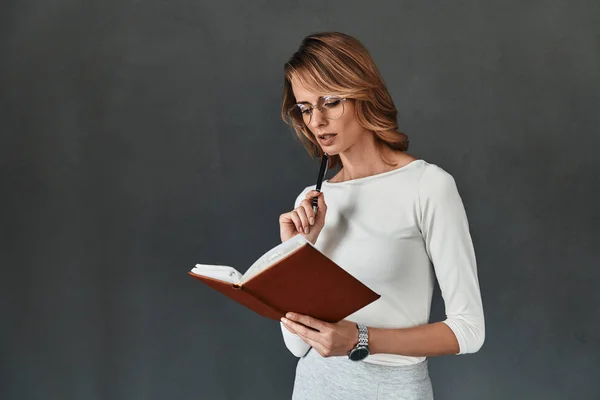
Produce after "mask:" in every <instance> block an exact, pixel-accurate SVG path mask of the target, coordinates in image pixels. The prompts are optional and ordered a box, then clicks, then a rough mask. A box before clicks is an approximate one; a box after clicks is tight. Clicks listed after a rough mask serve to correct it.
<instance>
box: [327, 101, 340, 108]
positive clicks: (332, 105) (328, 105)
mask: <svg viewBox="0 0 600 400" xmlns="http://www.w3.org/2000/svg"><path fill="white" fill-rule="evenodd" d="M340 102H341V100H340V99H331V100H327V101H326V102H325V104H324V106H325V107H329V108H332V107H335V106H337V105H338V104H340Z"/></svg>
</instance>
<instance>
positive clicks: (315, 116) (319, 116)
mask: <svg viewBox="0 0 600 400" xmlns="http://www.w3.org/2000/svg"><path fill="white" fill-rule="evenodd" d="M310 125H311V126H312V127H313V128H318V127H320V126H325V125H327V118H325V116H324V115H323V113H322V112H321V111H320V110H318V109H317V108H316V107H315V108H314V109H313V113H312V117H311V119H310Z"/></svg>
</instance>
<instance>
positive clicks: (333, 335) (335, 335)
mask: <svg viewBox="0 0 600 400" xmlns="http://www.w3.org/2000/svg"><path fill="white" fill-rule="evenodd" d="M281 322H283V325H284V326H285V327H286V329H287V330H288V331H290V332H291V333H295V334H296V335H298V336H300V338H302V340H304V342H305V343H307V344H309V345H310V346H312V347H313V348H314V349H315V350H316V351H317V352H318V353H319V354H320V355H322V356H323V357H335V356H346V355H347V354H348V352H349V351H350V350H352V349H353V348H354V347H355V346H356V344H357V343H358V328H357V327H356V324H355V323H354V322H350V321H346V320H342V321H340V322H337V323H329V322H324V321H321V320H318V319H316V318H313V317H309V316H308V315H301V314H296V313H287V314H286V318H282V319H281ZM311 328H312V329H311Z"/></svg>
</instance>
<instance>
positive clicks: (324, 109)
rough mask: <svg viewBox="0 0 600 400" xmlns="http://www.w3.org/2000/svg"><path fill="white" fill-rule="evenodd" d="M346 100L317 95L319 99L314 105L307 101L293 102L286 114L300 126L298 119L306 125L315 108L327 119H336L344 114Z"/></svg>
mask: <svg viewBox="0 0 600 400" xmlns="http://www.w3.org/2000/svg"><path fill="white" fill-rule="evenodd" d="M346 100H348V99H346V98H342V97H337V96H323V97H319V101H318V102H317V104H316V105H314V104H310V103H308V102H302V103H297V104H294V106H293V107H292V108H290V109H289V110H288V112H287V115H288V117H290V119H291V121H292V123H293V124H294V125H296V126H301V124H300V121H303V122H304V124H305V125H307V126H308V125H309V124H310V121H311V119H312V116H313V110H314V109H315V108H316V109H317V110H319V111H320V112H321V114H323V116H324V117H325V118H327V119H338V118H341V116H342V115H344V102H345V101H346Z"/></svg>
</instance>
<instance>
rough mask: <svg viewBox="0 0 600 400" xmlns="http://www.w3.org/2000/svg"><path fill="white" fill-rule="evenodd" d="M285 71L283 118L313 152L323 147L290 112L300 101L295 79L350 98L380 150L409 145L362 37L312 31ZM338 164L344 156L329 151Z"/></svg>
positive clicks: (318, 154)
mask: <svg viewBox="0 0 600 400" xmlns="http://www.w3.org/2000/svg"><path fill="white" fill-rule="evenodd" d="M284 74H285V80H284V86H283V104H282V106H281V117H282V118H283V120H284V121H285V122H286V123H287V124H288V125H290V126H291V127H292V128H293V129H294V131H295V132H296V135H297V136H298V138H299V139H300V141H301V142H302V144H303V145H304V147H305V148H306V150H307V151H308V153H309V154H310V155H311V156H312V157H321V156H322V155H323V151H322V150H321V147H320V146H319V145H318V142H317V140H316V139H315V137H314V135H313V134H312V133H311V131H310V130H309V129H308V127H307V126H306V125H305V124H304V122H303V121H302V120H296V119H294V117H293V116H292V114H291V113H289V111H290V109H292V107H294V105H295V104H296V98H295V97H294V93H293V91H292V83H291V81H292V79H293V78H297V79H298V81H299V82H300V83H301V84H302V85H303V86H304V87H306V88H309V89H310V90H313V91H315V92H317V93H327V94H328V95H336V96H339V97H345V98H348V99H352V101H353V102H354V105H355V107H354V110H355V116H356V118H357V120H358V123H359V124H360V125H361V126H362V127H363V128H365V129H366V130H369V131H372V132H374V137H375V141H376V143H377V145H378V146H379V148H380V149H381V147H382V146H387V147H389V148H390V149H392V150H395V151H406V150H408V136H407V135H406V134H404V133H402V132H399V131H398V124H397V121H396V118H397V115H398V111H397V110H396V107H395V105H394V101H393V100H392V97H391V96H390V94H389V92H388V90H387V87H386V85H385V82H384V81H383V79H382V77H381V74H380V73H379V70H378V69H377V66H376V65H375V62H374V61H373V59H372V58H371V55H370V54H369V52H368V51H367V49H366V48H365V47H364V46H363V44H362V43H361V42H360V41H358V39H356V38H354V37H352V36H350V35H347V34H344V33H340V32H322V33H316V34H312V35H309V36H307V37H305V38H304V39H303V41H302V44H301V45H300V48H299V49H298V51H296V53H294V55H293V56H292V57H291V58H290V59H289V61H288V62H287V63H286V64H285V66H284ZM384 161H385V162H387V161H386V160H385V159H384ZM388 164H390V165H392V163H388ZM338 165H341V160H340V157H339V156H338V155H332V156H330V158H329V167H336V166H338Z"/></svg>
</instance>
